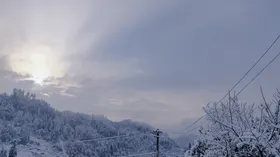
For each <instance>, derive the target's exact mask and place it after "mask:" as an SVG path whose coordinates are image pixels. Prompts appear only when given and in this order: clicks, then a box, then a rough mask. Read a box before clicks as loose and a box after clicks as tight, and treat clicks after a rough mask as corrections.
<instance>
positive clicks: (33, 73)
mask: <svg viewBox="0 0 280 157" xmlns="http://www.w3.org/2000/svg"><path fill="white" fill-rule="evenodd" d="M10 65H11V68H12V70H13V71H14V72H17V73H19V74H23V75H28V76H29V77H28V78H26V79H28V80H32V81H34V83H35V84H37V85H41V86H43V85H44V80H46V79H48V78H49V77H61V76H62V75H63V67H62V66H61V64H60V62H59V57H58V54H57V52H55V51H54V50H53V49H52V48H51V47H49V46H46V45H24V46H23V47H21V48H19V49H18V50H17V51H16V52H15V53H12V54H11V56H10Z"/></svg>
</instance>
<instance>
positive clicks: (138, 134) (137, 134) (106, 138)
mask: <svg viewBox="0 0 280 157" xmlns="http://www.w3.org/2000/svg"><path fill="white" fill-rule="evenodd" d="M144 134H147V133H135V134H134V135H133V134H130V135H119V136H110V137H102V138H94V139H89V140H81V141H75V142H71V143H81V142H91V141H103V140H110V139H116V138H120V137H128V136H140V135H144Z"/></svg>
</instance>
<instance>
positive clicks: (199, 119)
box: [185, 115, 206, 130]
mask: <svg viewBox="0 0 280 157" xmlns="http://www.w3.org/2000/svg"><path fill="white" fill-rule="evenodd" d="M205 116H206V115H203V116H201V117H199V118H198V119H197V120H196V121H194V122H193V123H192V124H190V125H188V126H187V127H186V128H185V130H187V129H188V128H190V127H192V126H193V125H195V124H196V123H197V122H199V121H200V120H201V119H202V118H204V117H205Z"/></svg>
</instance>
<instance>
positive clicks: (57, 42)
mask: <svg viewBox="0 0 280 157" xmlns="http://www.w3.org/2000/svg"><path fill="white" fill-rule="evenodd" d="M277 3H278V2H269V3H267V2H254V3H251V2H244V1H242V0H237V1H232V2H225V1H223V0H214V1H185V0H178V1H169V0H160V1H157V0H156V1H149V0H141V1H123V0H121V1H116V2H110V3H108V2H105V1H91V0H83V1H66V0H59V1H55V0H50V1H35V0H27V1H24V2H23V1H19V2H12V1H8V0H7V1H6V0H4V1H1V2H0V36H1V37H2V38H0V85H1V89H0V91H1V92H7V91H11V89H12V88H14V87H17V88H23V89H25V90H29V91H31V92H34V93H36V94H37V95H38V96H39V97H43V98H44V99H46V100H47V101H49V102H50V103H51V104H52V105H53V106H54V107H55V108H57V109H59V110H73V111H79V112H87V113H96V114H104V115H106V116H108V117H109V118H111V119H113V120H122V119H125V118H131V119H135V120H139V121H145V122H148V123H151V124H154V125H156V126H164V127H167V126H171V125H172V126H175V124H176V125H177V124H178V125H179V124H181V123H180V121H181V120H183V119H186V118H187V119H194V118H195V117H198V116H199V115H201V114H202V110H201V106H203V105H205V104H206V103H207V102H209V101H213V100H218V99H220V97H222V96H223V94H224V93H225V92H226V91H227V90H228V89H229V87H230V86H232V85H233V83H235V82H236V81H237V80H238V79H239V78H240V76H242V74H244V72H245V71H246V70H247V68H248V67H250V65H252V63H253V62H254V61H255V59H256V57H257V56H258V55H259V54H261V50H263V49H264V48H265V47H266V45H268V44H269V43H270V41H271V39H273V38H274V37H275V34H277V33H278V31H279V27H280V23H279V22H276V21H277V20H278V19H277V17H276V16H273V15H276V14H277V13H278V12H279V11H278V10H279V9H278V8H277V6H279V5H278V4H277ZM264 24H265V25H264ZM277 49H278V48H275V49H273V50H277ZM32 58H33V59H32ZM34 58H35V59H34ZM36 58H37V59H36ZM267 60H269V59H267ZM262 65H264V64H262ZM277 65H278V63H276V65H274V66H272V67H271V70H268V71H267V72H266V74H265V75H263V77H262V79H259V80H256V82H254V87H252V88H251V89H248V91H246V92H247V94H246V95H245V96H244V97H246V98H247V99H246V100H251V99H255V98H256V96H255V95H256V94H257V92H256V91H258V90H257V89H256V88H258V86H259V85H263V84H265V85H266V87H264V88H265V89H267V90H268V91H274V85H275V84H276V85H277V84H278V83H277V80H279V79H278V78H279V76H278V75H277V74H276V73H275V71H277V67H279V66H277ZM260 67H261V66H259V67H257V68H260ZM275 67H276V68H275ZM257 70H258V69H256V71H254V72H257ZM35 75H37V76H35ZM36 77H37V78H36ZM38 77H39V78H38ZM36 81H37V84H36ZM246 81H247V80H246ZM38 82H39V83H40V82H41V84H42V85H38ZM267 82H269V83H267ZM244 83H245V82H242V84H241V85H244ZM238 88H240V87H238ZM271 89H273V90H271ZM269 93H270V92H269Z"/></svg>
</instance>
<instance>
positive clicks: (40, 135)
mask: <svg viewBox="0 0 280 157" xmlns="http://www.w3.org/2000/svg"><path fill="white" fill-rule="evenodd" d="M0 112H1V115H2V116H1V117H0V131H1V135H0V139H1V142H2V144H6V145H7V144H9V142H11V141H12V140H17V143H18V145H20V146H26V145H28V144H30V142H31V141H32V140H31V139H40V140H44V141H46V142H47V143H49V144H50V145H52V146H54V147H56V148H57V152H58V153H62V150H63V148H62V146H61V144H60V140H61V141H63V143H64V144H65V145H64V148H65V152H66V153H67V155H68V156H69V157H95V156H96V157H112V156H114V157H115V156H123V155H128V154H137V153H146V152H154V151H155V150H156V146H155V138H154V136H153V135H151V134H147V132H151V131H152V130H153V128H152V127H151V126H149V125H148V124H143V123H140V122H133V121H132V120H123V121H120V122H113V121H110V120H109V119H108V118H106V117H105V116H103V117H102V118H100V116H99V117H97V116H95V115H87V114H83V113H75V112H72V111H63V112H61V111H57V110H55V109H54V108H52V107H51V106H50V105H49V104H48V103H47V102H46V101H44V100H39V99H36V96H35V95H34V94H30V93H29V92H25V91H24V90H21V89H14V90H13V93H12V94H11V95H8V94H6V93H4V94H1V95H0ZM123 135H127V136H124V137H121V138H117V139H108V140H101V141H98V140H92V141H89V142H81V141H83V140H89V139H102V138H106V137H112V136H123ZM134 135H137V136H134ZM160 146H161V149H162V150H164V151H173V152H178V154H179V151H178V150H179V149H180V147H179V146H178V145H177V144H176V143H175V141H173V140H171V139H170V138H161V140H160ZM42 157H43V156H42Z"/></svg>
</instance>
